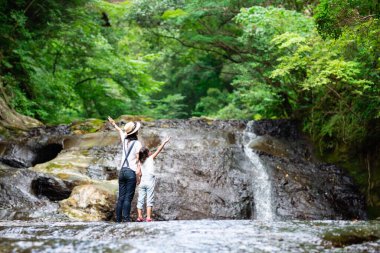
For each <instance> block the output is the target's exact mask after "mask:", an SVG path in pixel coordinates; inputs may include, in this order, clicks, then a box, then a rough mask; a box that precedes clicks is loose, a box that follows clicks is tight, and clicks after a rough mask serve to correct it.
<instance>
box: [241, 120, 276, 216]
mask: <svg viewBox="0 0 380 253" xmlns="http://www.w3.org/2000/svg"><path fill="white" fill-rule="evenodd" d="M252 124H253V121H250V122H249V123H248V125H247V128H246V131H245V132H244V153H245V155H246V156H247V157H248V158H249V160H250V161H251V163H252V170H253V171H252V173H253V174H252V187H253V197H254V203H255V210H254V214H255V219H257V220H261V221H272V220H273V219H274V213H273V208H272V194H271V182H270V180H269V176H268V173H267V171H266V169H265V167H264V165H263V164H262V162H261V161H260V158H259V156H258V155H257V154H256V153H255V152H254V151H253V150H252V148H251V146H252V144H253V143H255V142H257V141H258V140H259V137H257V136H256V135H255V134H254V133H252V132H249V130H250V129H251V128H252Z"/></svg>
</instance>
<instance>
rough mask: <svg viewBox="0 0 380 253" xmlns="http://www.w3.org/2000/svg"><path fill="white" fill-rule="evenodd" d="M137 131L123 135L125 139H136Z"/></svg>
mask: <svg viewBox="0 0 380 253" xmlns="http://www.w3.org/2000/svg"><path fill="white" fill-rule="evenodd" d="M138 132H139V131H137V132H136V133H133V134H131V135H127V137H125V139H127V140H130V141H137V133H138Z"/></svg>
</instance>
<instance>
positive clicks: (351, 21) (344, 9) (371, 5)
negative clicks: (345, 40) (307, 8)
mask: <svg viewBox="0 0 380 253" xmlns="http://www.w3.org/2000/svg"><path fill="white" fill-rule="evenodd" d="M372 17H375V18H379V17H380V4H379V2H378V1H376V0H365V1H362V0H322V1H321V2H320V4H319V5H318V6H317V8H316V9H315V20H316V26H317V29H318V32H319V33H320V35H321V36H322V37H323V38H327V37H331V38H335V39H337V38H339V37H340V36H341V35H342V33H343V30H344V28H345V27H348V26H352V25H357V24H358V23H361V22H363V21H367V20H368V19H371V18H372Z"/></svg>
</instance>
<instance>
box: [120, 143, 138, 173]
mask: <svg viewBox="0 0 380 253" xmlns="http://www.w3.org/2000/svg"><path fill="white" fill-rule="evenodd" d="M135 143H136V141H133V142H132V145H131V147H130V148H129V150H128V153H126V149H125V139H124V143H123V145H124V148H123V149H124V152H125V160H124V162H123V164H122V165H121V167H123V166H124V164H125V162H127V166H128V167H129V162H128V156H129V154H130V153H131V151H132V148H133V145H135Z"/></svg>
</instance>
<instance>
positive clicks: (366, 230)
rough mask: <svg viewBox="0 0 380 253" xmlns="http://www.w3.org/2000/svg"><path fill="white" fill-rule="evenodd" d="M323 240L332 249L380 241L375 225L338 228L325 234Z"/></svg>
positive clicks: (379, 234) (378, 231)
mask: <svg viewBox="0 0 380 253" xmlns="http://www.w3.org/2000/svg"><path fill="white" fill-rule="evenodd" d="M323 240H324V241H325V242H327V243H331V245H332V246H333V247H338V248H342V247H346V246H348V245H353V244H361V243H364V242H375V241H378V240H380V230H379V227H378V226H376V225H369V226H367V227H354V226H351V227H346V228H339V229H334V230H330V231H328V232H325V233H324V234H323Z"/></svg>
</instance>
